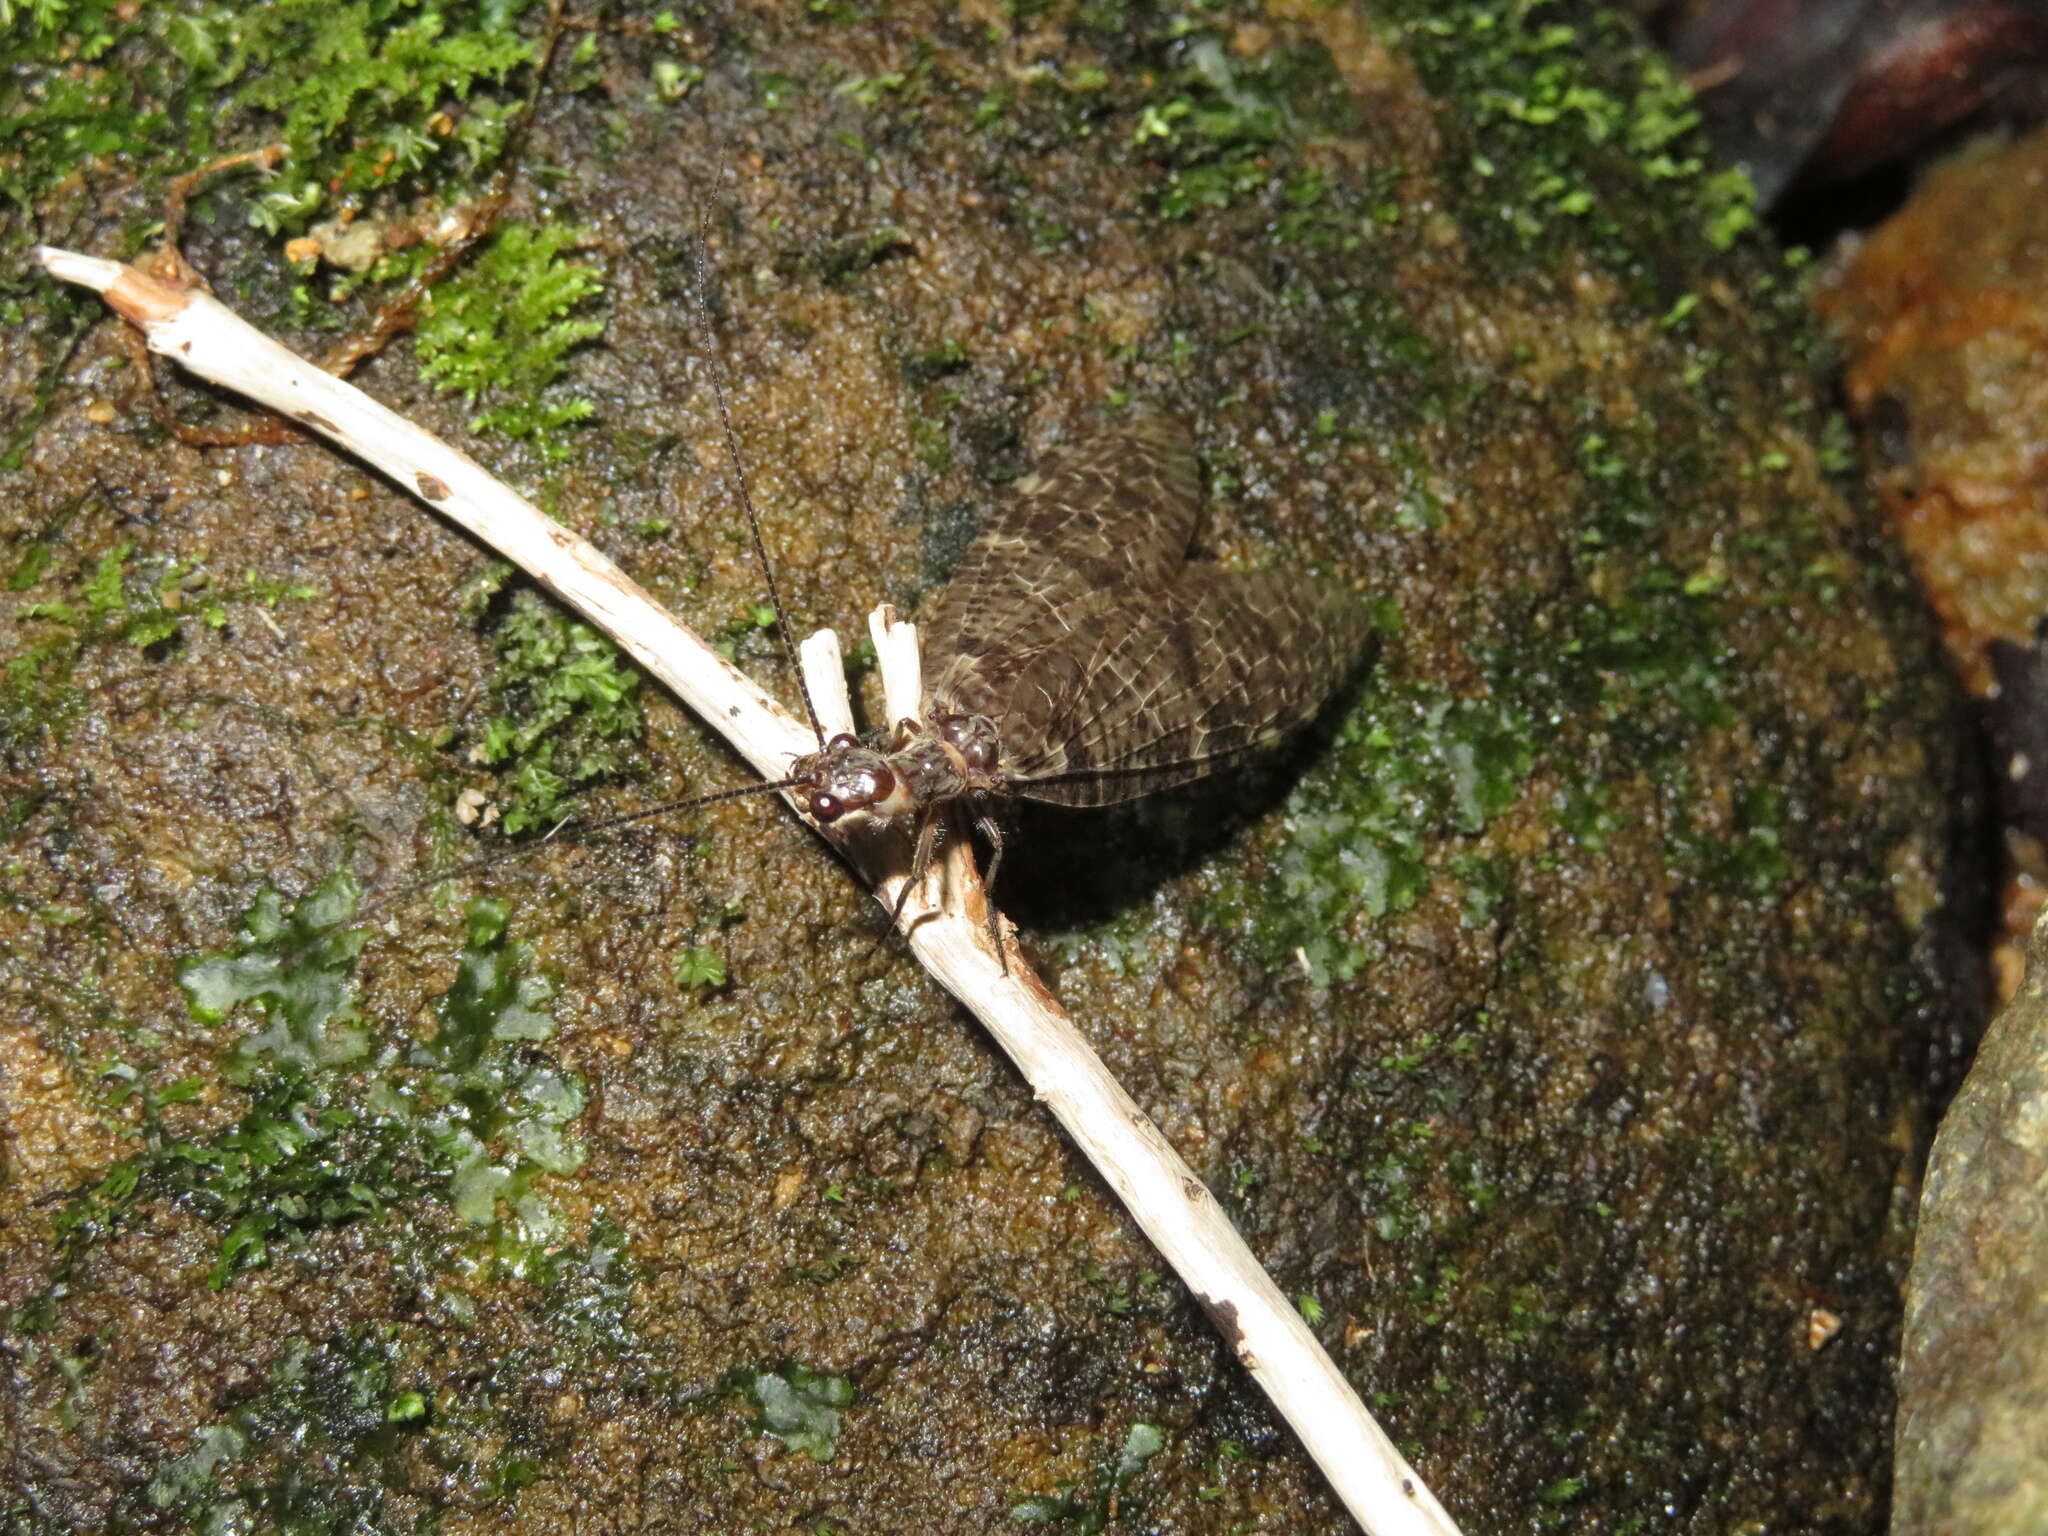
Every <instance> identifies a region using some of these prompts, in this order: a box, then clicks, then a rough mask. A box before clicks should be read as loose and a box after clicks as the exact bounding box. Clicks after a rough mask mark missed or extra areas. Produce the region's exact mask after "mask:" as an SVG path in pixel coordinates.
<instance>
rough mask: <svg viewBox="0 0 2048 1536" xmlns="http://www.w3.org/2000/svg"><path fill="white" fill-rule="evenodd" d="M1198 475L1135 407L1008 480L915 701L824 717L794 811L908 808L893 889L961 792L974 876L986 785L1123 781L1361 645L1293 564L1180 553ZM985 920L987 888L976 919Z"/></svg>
mask: <svg viewBox="0 0 2048 1536" xmlns="http://www.w3.org/2000/svg"><path fill="white" fill-rule="evenodd" d="M1200 484H1201V482H1200V473H1199V469H1198V467H1197V462H1196V458H1195V450H1194V443H1193V440H1192V439H1191V437H1190V436H1189V434H1188V432H1187V429H1186V428H1185V427H1184V426H1183V425H1182V424H1181V423H1179V422H1178V421H1176V420H1174V419H1173V418H1172V417H1170V416H1167V415H1165V414H1164V413H1161V412H1158V411H1155V410H1139V411H1137V412H1134V413H1133V415H1132V416H1131V417H1130V418H1129V419H1128V420H1126V421H1124V422H1121V423H1118V424H1116V425H1114V426H1111V427H1109V428H1107V429H1105V430H1102V431H1100V432H1098V433H1096V434H1094V435H1092V436H1089V437H1085V438H1083V439H1081V440H1080V441H1078V442H1077V443H1075V444H1074V445H1073V446H1072V447H1070V448H1068V449H1067V450H1065V451H1063V452H1059V453H1056V454H1054V455H1052V456H1051V457H1050V459H1049V460H1048V462H1047V463H1046V465H1045V467H1044V468H1043V469H1042V470H1040V471H1039V472H1037V473H1035V474H1032V475H1029V476H1027V477H1025V478H1024V479H1023V480H1021V481H1019V482H1018V484H1017V485H1016V487H1015V488H1014V492H1013V494H1012V495H1011V497H1010V499H1009V500H1008V501H1007V502H1005V503H1003V504H1002V505H999V506H998V507H997V508H996V509H995V510H994V511H993V512H992V513H991V514H990V516H989V517H988V519H987V520H986V522H985V523H984V524H983V526H982V529H981V532H980V533H979V534H978V535H977V536H976V538H975V539H974V541H973V543H972V544H971V545H970V546H969V547H968V550H967V552H966V554H965V556H964V557H963V558H962V559H961V562H960V564H959V566H958V568H957V569H956V570H955V571H954V573H953V576H952V579H951V580H950V581H949V582H948V583H947V584H946V586H945V587H944V588H943V589H942V590H941V591H940V592H939V593H938V595H937V597H936V599H935V601H934V602H933V603H932V605H931V612H930V614H929V616H928V617H926V618H925V619H924V621H923V623H922V625H921V632H922V635H923V637H924V645H925V676H926V678H927V679H928V682H927V684H926V687H925V691H924V701H923V712H922V717H921V718H919V719H915V720H899V721H897V722H895V723H894V725H893V727H892V728H891V730H890V731H889V732H888V734H887V735H886V736H885V737H883V738H881V739H880V740H878V741H874V742H868V743H863V742H861V741H859V740H858V739H856V738H854V737H852V736H846V735H839V736H835V737H833V738H832V740H831V741H829V742H826V743H823V744H822V745H821V747H820V750H819V751H817V752H815V753H812V754H810V755H808V756H806V757H802V758H799V759H798V760H797V761H796V762H795V763H793V764H792V765H791V767H790V778H791V779H792V780H794V781H795V783H796V786H797V787H798V789H799V791H800V793H801V795H802V797H803V800H804V803H805V805H806V807H807V808H808V809H809V811H810V813H811V815H812V816H813V817H815V818H816V819H817V820H818V821H820V822H824V823H827V824H831V823H833V822H837V821H839V820H841V819H842V818H846V817H856V818H858V817H861V816H866V817H872V818H874V819H876V820H878V821H881V822H885V823H886V822H889V821H893V820H896V819H898V818H902V817H913V818H915V819H916V822H917V825H916V835H917V841H916V851H915V854H914V856H913V859H912V863H911V878H910V881H909V882H908V883H907V884H906V885H905V887H904V896H907V894H908V892H909V891H910V890H911V889H912V888H913V887H914V886H915V885H916V883H917V882H918V880H919V879H920V878H921V877H922V876H923V874H924V873H925V870H926V869H927V867H928V866H929V865H930V862H931V858H932V853H933V849H934V846H935V843H936V840H937V837H938V835H939V829H940V828H941V827H942V826H943V825H944V822H943V819H942V817H941V815H940V814H939V813H940V811H941V809H942V808H943V807H944V806H946V805H947V804H948V803H950V802H955V801H959V802H964V803H965V805H966V806H967V807H968V809H969V810H970V812H971V814H972V815H973V817H974V820H975V824H976V826H977V827H979V828H980V830H981V831H982V833H983V835H984V836H986V837H987V838H988V840H989V844H990V849H991V858H990V862H989V870H988V874H987V877H986V883H987V885H988V887H989V888H990V890H991V892H993V890H994V886H995V880H996V873H997V870H998V869H999V868H1000V866H1001V863H1002V853H1003V835H1002V829H1001V825H1000V822H999V821H998V819H997V817H996V815H995V814H993V809H992V808H993V807H994V806H995V805H996V804H997V803H998V802H999V801H1000V800H1002V799H1003V798H1004V797H1009V796H1020V797H1022V798H1025V799H1030V800H1041V801H1048V802H1051V803H1053V804H1057V805H1068V806H1100V805H1108V804H1112V803H1114V802H1116V801H1120V800H1128V799H1132V798H1135V797H1136V796H1138V795H1143V794H1149V793H1150V792H1152V791H1153V790H1156V789H1165V788H1168V787H1170V786H1172V785H1177V784H1184V783H1187V782H1189V781H1190V780H1193V779H1196V778H1199V777H1201V776H1202V775H1204V774H1206V773H1209V772H1212V771H1213V770H1215V769H1218V768H1221V767H1223V766H1225V765H1227V764H1229V763H1231V762H1233V761H1235V760H1237V759H1239V758H1241V757H1242V756H1243V755H1244V754H1246V753H1248V752H1250V751H1252V750H1254V749H1256V748H1259V747H1262V746H1267V745H1270V744H1272V743H1273V742H1276V741H1278V740H1279V739H1280V738H1281V737H1282V736H1284V735H1285V734H1286V733H1287V732H1288V731H1289V730H1291V729H1293V728H1294V727H1296V726H1298V725H1300V724H1302V723H1303V722H1305V721H1306V720H1308V719H1309V718H1310V717H1311V716H1313V715H1314V714H1315V712H1316V711H1317V710H1318V709H1319V708H1320V707H1321V705H1322V703H1323V701H1324V700H1325V699H1326V698H1327V697H1328V696H1329V694H1330V693H1331V692H1332V691H1333V690H1334V689H1335V688H1336V686H1337V685H1338V684H1339V683H1340V682H1342V681H1343V680H1344V678H1345V676H1346V675H1347V674H1348V673H1349V672H1350V671H1351V669H1352V668H1353V667H1354V666H1355V665H1356V664H1357V662H1358V660H1359V658H1360V656H1361V654H1362V653H1363V651H1364V649H1365V645H1366V641H1367V639H1368V637H1369V629H1368V625H1367V622H1366V615H1365V609H1364V605H1363V604H1362V603H1360V602H1358V601H1357V600H1356V599H1355V598H1354V597H1352V596H1351V595H1350V594H1349V593H1346V592H1344V591H1343V590H1342V589H1340V588H1337V587H1334V586H1326V585H1324V584H1322V583H1319V582H1316V581H1313V580H1310V579H1307V578H1304V577H1300V576H1296V575H1292V574H1282V573H1277V572H1258V573H1242V572H1234V571H1227V570H1223V569H1221V568H1219V567H1217V566H1214V565H1211V564H1208V563H1205V562H1200V561H1194V560H1190V559H1189V558H1188V550H1189V545H1190V543H1191V542H1192V540H1193V537H1194V533H1195V523H1196V518H1197V515H1198V513H1199V509H1200V499H1199V491H1200ZM904 896H899V898H898V901H897V908H898V914H899V915H900V911H901V907H902V902H903V900H904ZM995 921H996V918H995V909H994V907H993V905H992V904H991V906H990V909H989V922H990V925H991V933H992V935H993V928H994V924H995ZM998 948H999V949H1000V945H998Z"/></svg>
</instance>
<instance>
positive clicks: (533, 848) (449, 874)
mask: <svg viewBox="0 0 2048 1536" xmlns="http://www.w3.org/2000/svg"><path fill="white" fill-rule="evenodd" d="M799 782H801V781H800V780H797V779H775V780H773V781H771V782H767V783H762V784H742V785H741V786H740V787H739V788H738V789H721V790H716V791H714V792H713V793H711V794H708V795H693V796H691V797H690V798H689V799H687V800H665V801H663V802H662V803H661V804H660V805H650V806H648V807H646V808H645V809H644V810H638V811H628V812H627V813H626V814H625V815H623V816H607V817H606V818H605V819H604V820H603V821H591V822H584V823H582V824H580V825H576V824H571V823H566V822H565V823H563V825H562V826H558V827H556V828H555V829H554V831H553V832H550V833H548V835H547V836H546V837H544V838H541V839H540V840H539V841H537V842H532V843H526V844H524V845H522V846H520V847H518V848H507V849H505V850H504V851H503V852H500V853H487V854H484V855H483V856H481V857H480V858H474V859H465V860H463V861H462V862H461V863H460V864H450V865H449V866H448V867H447V868H446V869H437V870H435V871H434V872H433V873H432V874H427V875H421V876H420V877H419V878H418V879H417V880H408V881H406V883H405V884H404V885H401V886H397V887H394V888H393V889H391V890H388V891H380V892H378V893H377V894H376V895H375V897H374V898H373V899H372V900H370V901H369V902H366V903H365V904H364V906H363V913H364V915H367V914H369V913H371V912H374V911H376V910H377V909H378V908H379V907H383V906H388V905H389V904H390V903H392V902H394V901H397V900H398V899H399V898H400V897H404V896H410V895H412V894H414V893H415V892H417V891H423V890H425V889H427V887H429V886H433V885H439V884H440V883H441V882H442V881H443V880H453V879H455V878H457V877H458V876H461V875H473V874H476V873H477V872H478V871H480V870H486V869H495V868H497V866H498V865H500V864H509V863H511V862H512V861H513V860H514V859H523V858H525V857H526V856H527V855H528V854H533V853H538V852H539V851H540V850H541V849H543V848H545V847H546V846H547V845H548V844H549V843H551V842H553V841H554V839H555V833H557V832H561V831H563V830H565V829H566V830H567V831H568V832H569V833H570V834H571V835H572V836H574V837H577V838H584V837H588V836H590V835H591V834H592V833H594V832H609V831H611V830H613V829H614V828H616V827H623V826H628V825H630V824H632V823H633V822H636V821H647V820H649V819H650V818H652V817H655V816H668V815H672V814H673V813H675V812H677V811H691V810H695V809H696V808H697V807H698V806H700V805H715V804H717V803H718V802H719V801H720V800H738V799H740V798H742V797H743V796H746V795H769V794H774V793H776V792H778V791H780V790H785V789H794V788H796V786H797V785H798V783H799Z"/></svg>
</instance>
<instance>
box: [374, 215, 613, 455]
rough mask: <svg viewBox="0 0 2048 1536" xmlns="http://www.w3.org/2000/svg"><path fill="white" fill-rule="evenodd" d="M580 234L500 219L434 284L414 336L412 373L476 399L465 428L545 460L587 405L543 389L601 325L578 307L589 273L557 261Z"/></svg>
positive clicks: (588, 296) (598, 287)
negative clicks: (416, 369)
mask: <svg viewBox="0 0 2048 1536" xmlns="http://www.w3.org/2000/svg"><path fill="white" fill-rule="evenodd" d="M582 239H583V235H582V233H581V232H580V231H578V230H577V229H575V228H573V227H571V226H569V225H565V224H553V225H549V226H547V227H545V228H535V227H534V226H532V225H530V224H507V225H505V226H504V227H503V228H501V229H499V230H498V231H497V232H496V233H495V234H493V235H492V236H491V238H490V241H489V243H488V244H486V245H485V247H484V249H483V250H482V252H481V253H479V254H477V255H476V256H474V257H472V258H471V259H470V261H469V262H468V263H467V264H466V265H465V266H464V267H463V268H462V269H461V270H460V271H458V272H457V273H456V274H455V275H454V276H453V277H451V278H449V279H448V280H447V281H446V282H443V283H441V284H440V285H438V286H437V287H436V288H435V289H434V291H433V292H432V294H431V295H430V296H429V298H428V300H427V302H426V304H425V306H424V308H423V312H422V313H421V315H420V321H419V333H418V339H417V341H416V343H415V345H416V347H417V349H418V353H419V359H420V372H421V373H423V374H424V375H425V376H426V377H427V378H429V379H431V380H433V382H434V383H435V384H436V385H438V386H439V387H441V388H443V389H448V390H453V391H455V392H456V393H458V394H460V395H461V396H462V397H463V398H464V399H466V400H468V401H469V402H470V403H471V404H476V403H478V402H479V401H481V402H483V403H484V406H485V409H484V410H483V411H482V412H480V413H479V414H478V415H477V416H476V417H475V418H473V419H472V420H471V422H470V428H471V429H472V430H473V431H477V432H502V433H504V434H505V435H506V436H508V437H513V438H518V439H521V440H524V441H530V442H532V443H534V444H535V445H536V446H537V447H539V448H540V450H541V452H542V453H544V454H545V455H546V456H547V457H549V458H551V459H563V458H567V457H568V455H569V443H568V428H569V427H570V426H572V425H573V424H575V423H576V422H579V421H583V420H586V419H587V418H588V417H589V416H590V414H591V412H592V410H594V409H595V407H593V406H592V405H591V403H590V401H589V400H587V399H585V398H584V397H582V396H580V395H576V394H573V393H564V392H558V391H555V390H553V389H551V387H550V386H552V385H553V384H554V383H555V381H556V380H557V379H559V378H560V377H561V374H562V370H563V368H564V366H565V360H566V358H567V356H568V354H569V352H570V351H571V350H572V349H574V348H575V347H577V346H580V345H581V344H583V343H584V342H586V341H590V340H592V339H593V338H595V337H597V336H600V335H602V334H603V332H604V322H603V321H602V320H600V319H597V318H595V317H593V316H590V315H587V314H586V313H584V311H586V310H587V309H588V308H589V307H590V301H591V300H593V299H594V298H595V297H596V296H597V295H598V294H600V293H601V292H603V288H604V285H603V284H602V283H600V282H599V281H598V277H597V273H596V271H595V270H593V269H592V268H590V267H587V266H583V265H581V264H579V263H576V262H572V261H565V260H564V259H562V253H563V252H564V251H567V250H570V249H573V248H574V247H575V246H577V245H578V244H580V243H581V241H582Z"/></svg>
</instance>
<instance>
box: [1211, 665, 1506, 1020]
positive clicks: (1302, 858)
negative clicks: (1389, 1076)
mask: <svg viewBox="0 0 2048 1536" xmlns="http://www.w3.org/2000/svg"><path fill="white" fill-rule="evenodd" d="M1535 747H1536V743H1535V736H1534V730H1533V724H1532V720H1531V717H1530V716H1529V714H1528V713H1527V712H1526V711H1525V710H1524V709H1523V708H1522V707H1521V706H1520V705H1518V704H1516V703H1514V702H1512V701H1511V700H1509V699H1508V698H1506V697H1503V696H1498V695H1488V696H1484V697H1480V698H1473V699H1454V698H1452V697H1451V696H1450V695H1449V694H1447V693H1445V692H1444V691H1443V690H1442V689H1440V688H1437V687H1435V686H1433V685H1429V684H1419V683H1410V684H1394V685H1391V686H1388V687H1383V688H1380V689H1378V690H1375V691H1374V692H1373V693H1372V694H1371V695H1370V696H1369V697H1368V698H1367V699H1366V700H1365V701H1364V703H1363V704H1361V705H1360V707H1359V708H1357V709H1355V710H1354V711H1352V713H1351V714H1350V715H1349V716H1348V717H1347V718H1346V719H1345V721H1344V724H1343V725H1342V727H1341V728H1340V729H1339V732H1338V735H1337V740H1336V742H1335V744H1334V746H1333V748H1332V751H1331V753H1330V760H1329V763H1328V764H1327V766H1326V768H1325V770H1324V771H1323V772H1320V773H1318V774H1317V775H1316V776H1315V777H1314V778H1313V779H1310V780H1308V781H1306V782H1305V783H1303V784H1302V786H1301V787H1300V788H1299V789H1297V790H1296V791H1295V793H1294V795H1293V796H1292V797H1291V799H1290V800H1289V803H1288V815H1287V830H1288V842H1287V846H1286V849H1285V851H1284V852H1283V853H1282V854H1281V856H1280V865H1279V869H1278V872H1277V873H1276V874H1275V875H1274V876H1273V878H1272V880H1271V881H1270V882H1269V883H1268V885H1267V888H1266V889H1265V891H1264V892H1263V893H1262V895H1261V896H1260V898H1259V899H1258V902H1257V906H1256V915H1255V917H1254V919H1253V925H1252V929H1251V941H1252V946H1253V949H1254V951H1255V952H1256V953H1258V954H1259V955H1260V956H1262V957H1263V958H1264V959H1265V960H1266V962H1267V963H1268V964H1269V965H1272V966H1274V967H1276V968H1279V967H1291V966H1294V965H1297V964H1300V965H1305V966H1306V968H1307V971H1308V974H1309V977H1310V979H1311V980H1312V981H1313V982H1315V984H1317V985H1319V986H1322V985H1328V984H1329V982H1330V981H1332V980H1339V981H1341V980H1348V979H1349V978H1350V977H1351V976H1353V975H1354V974H1356V972H1357V971H1358V968H1359V967H1360V965H1362V964H1363V963H1364V961H1365V959H1366V951H1365V950H1364V949H1363V948H1361V947H1360V946H1359V944H1358V943H1357V942H1355V940H1354V938H1353V937H1351V934H1352V929H1353V922H1354V918H1355V917H1356V916H1357V915H1359V914H1363V915H1364V916H1367V917H1383V916H1385V915H1386V914H1387V913H1390V912H1398V911H1402V910H1405V909H1406V908H1408V907H1410V906H1412V905H1413V904H1414V902H1415V900H1416V898H1417V897H1418V896H1419V895H1420V894H1421V893H1422V891H1423V889H1424V888H1425V887H1426V886H1427V885H1428V883H1429V879H1430V863H1429V854H1428V850H1429V847H1430V845H1431V844H1432V843H1433V842H1435V841H1436V840H1438V839H1440V838H1442V837H1444V836H1446V835H1449V834H1454V833H1465V834H1473V833H1477V832H1481V831H1483V830H1484V829H1485V827H1486V824H1487V823H1488V822H1489V821H1490V820H1491V819H1492V818H1493V817H1494V816H1495V815H1496V814H1498V813H1499V812H1500V811H1501V810H1502V809H1503V808H1504V807H1506V806H1507V805H1508V804H1509V803H1510V802H1511V801H1512V800H1513V798H1514V796H1515V795H1516V793H1517V792H1518V791H1519V789H1520V787H1521V784H1522V781H1523V780H1524V779H1525V778H1526V777H1527V775H1528V773H1529V771H1530V768H1531V767H1532V766H1533V764H1534V762H1535Z"/></svg>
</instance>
